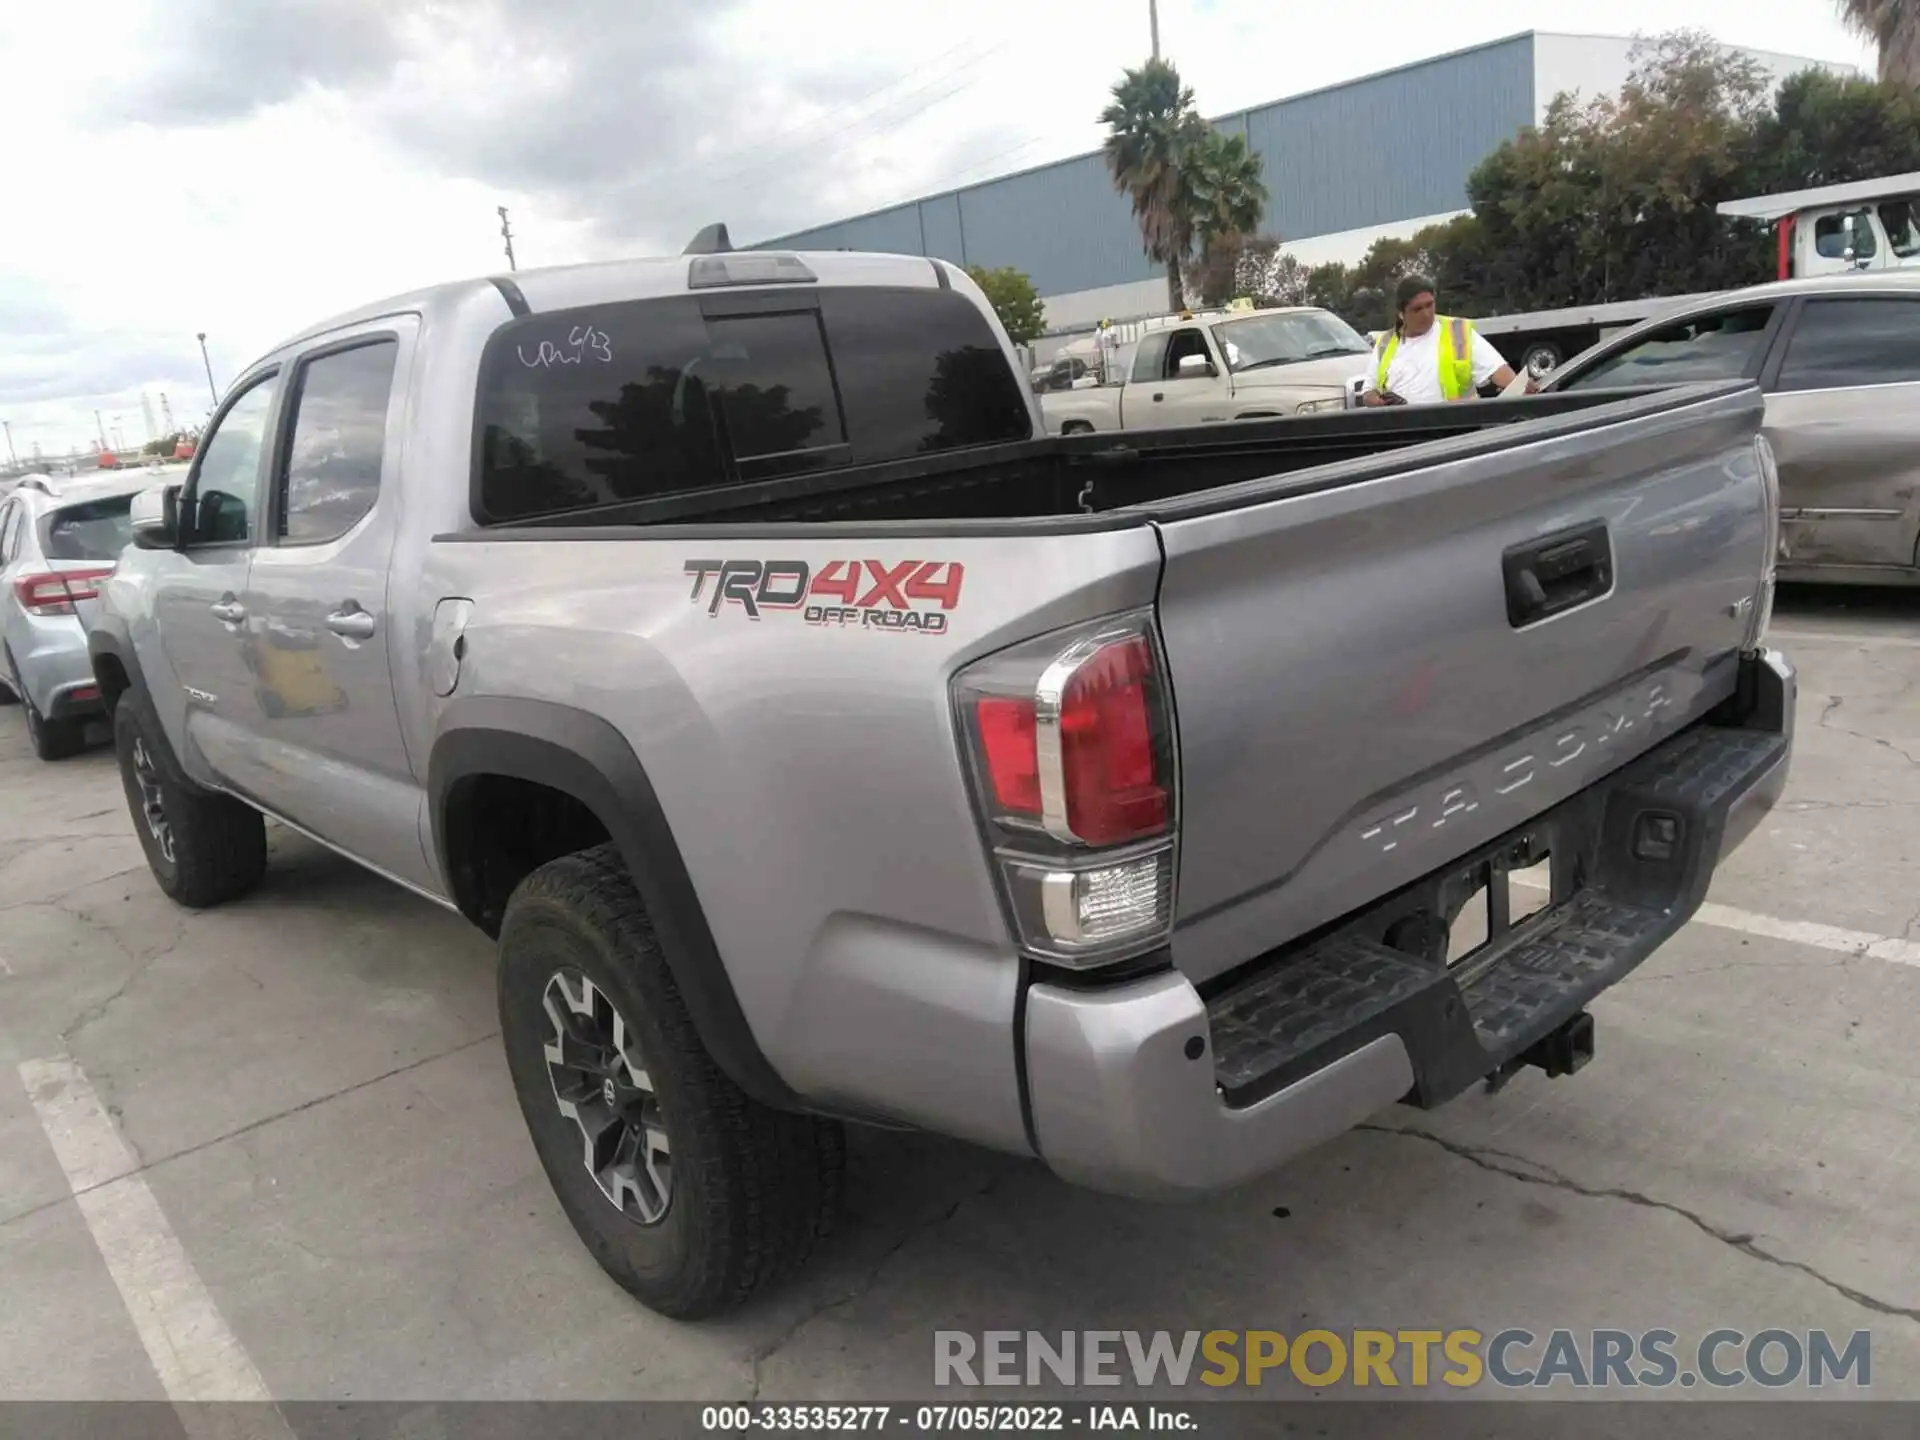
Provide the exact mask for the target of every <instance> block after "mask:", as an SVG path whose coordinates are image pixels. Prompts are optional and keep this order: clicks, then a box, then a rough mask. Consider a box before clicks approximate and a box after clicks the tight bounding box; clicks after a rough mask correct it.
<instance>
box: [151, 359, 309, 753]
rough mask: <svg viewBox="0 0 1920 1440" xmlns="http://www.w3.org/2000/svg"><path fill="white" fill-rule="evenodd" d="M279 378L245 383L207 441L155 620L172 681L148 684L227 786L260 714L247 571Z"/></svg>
mask: <svg viewBox="0 0 1920 1440" xmlns="http://www.w3.org/2000/svg"><path fill="white" fill-rule="evenodd" d="M278 390H279V376H278V374H273V373H270V374H267V375H263V376H261V377H260V378H258V379H256V380H253V381H251V382H250V383H248V384H246V386H245V388H243V389H240V390H238V391H237V392H236V393H235V394H234V396H233V397H232V398H231V399H230V400H229V401H228V402H227V404H226V407H225V409H224V410H222V411H221V413H220V414H219V415H218V416H217V417H216V418H215V420H214V422H213V426H212V428H211V429H210V431H209V432H208V434H207V436H206V438H205V439H204V440H203V441H202V442H201V445H200V449H199V454H198V456H197V457H196V458H195V460H194V465H193V469H192V471H191V472H189V474H188V476H187V484H186V490H185V494H184V497H183V502H182V505H181V529H182V535H181V543H180V553H179V558H178V559H177V560H176V561H174V562H173V563H169V564H167V565H163V566H160V567H157V570H156V579H155V585H154V598H153V607H154V618H155V621H156V623H157V628H158V638H159V649H160V653H161V656H162V658H163V659H164V661H165V665H166V668H167V670H168V671H169V672H170V674H169V675H168V676H166V677H165V678H164V679H163V678H162V677H159V676H152V675H149V676H148V677H147V681H148V685H149V687H150V688H154V689H156V691H157V690H158V687H159V686H160V685H161V684H164V683H166V681H169V680H170V681H171V684H172V686H173V687H174V690H173V693H171V694H166V693H156V694H155V696H154V700H155V703H156V704H158V705H159V706H161V707H162V710H163V712H165V713H174V712H176V710H177V713H179V714H180V715H181V717H182V720H183V724H182V728H181V731H180V732H179V733H182V734H184V735H185V737H186V744H185V745H184V746H183V747H182V754H181V755H180V757H179V758H180V762H181V764H182V765H184V766H185V767H186V769H187V772H188V773H189V774H190V775H192V776H193V777H194V778H195V779H197V780H199V781H201V782H203V783H206V784H213V785H222V786H224V785H226V784H227V783H228V777H229V775H230V774H231V770H232V764H233V762H234V760H235V759H236V757H237V756H238V754H239V752H240V749H241V747H242V744H243V742H244V739H245V736H246V726H247V721H248V717H249V712H250V711H251V709H252V684H251V677H250V676H249V675H248V674H247V666H246V647H245V637H246V620H247V609H246V594H247V572H248V570H249V568H250V567H251V563H252V559H253V547H254V545H255V544H256V543H257V541H258V538H259V537H258V534H257V531H258V529H259V517H260V484H261V473H262V471H263V470H264V469H265V457H266V452H267V449H268V446H267V437H268V435H269V434H271V433H272V432H271V426H272V421H273V415H274V401H275V398H276V396H277V393H278Z"/></svg>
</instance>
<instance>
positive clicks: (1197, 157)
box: [1187, 130, 1267, 256]
mask: <svg viewBox="0 0 1920 1440" xmlns="http://www.w3.org/2000/svg"><path fill="white" fill-rule="evenodd" d="M1187 190H1188V198H1189V210H1188V213H1189V214H1190V215H1191V217H1192V220H1193V238H1194V241H1195V243H1196V244H1197V245H1198V246H1199V249H1200V254H1201V255H1202V256H1204V255H1205V254H1206V253H1207V252H1208V251H1209V250H1210V249H1211V248H1212V247H1213V246H1214V245H1215V244H1216V243H1217V242H1219V241H1222V240H1229V239H1232V238H1234V237H1236V236H1240V235H1251V234H1253V233H1254V232H1255V231H1256V230H1258V229H1259V228H1260V217H1261V215H1262V214H1264V213H1265V212H1266V208H1267V185H1266V182H1265V181H1264V180H1262V179H1261V178H1260V157H1259V156H1258V155H1256V154H1254V153H1253V151H1251V150H1249V149H1248V148H1247V142H1246V137H1245V136H1241V135H1224V134H1222V133H1221V132H1220V131H1218V130H1209V131H1207V133H1206V136H1205V138H1204V139H1202V140H1201V141H1200V142H1199V143H1198V144H1196V145H1195V146H1194V148H1193V153H1192V155H1191V157H1190V159H1189V162H1188V165H1187Z"/></svg>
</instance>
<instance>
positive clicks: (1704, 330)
mask: <svg viewBox="0 0 1920 1440" xmlns="http://www.w3.org/2000/svg"><path fill="white" fill-rule="evenodd" d="M1772 316H1773V307H1772V306H1771V305H1751V306H1747V307H1745V308H1743V309H1740V310H1721V311H1716V312H1715V313H1713V314H1711V315H1696V316H1694V317H1693V318H1691V319H1688V320H1676V321H1674V322H1673V323H1672V324H1671V325H1662V326H1661V327H1659V328H1658V329H1657V330H1654V331H1653V332H1651V333H1650V334H1647V335H1643V336H1641V337H1640V339H1638V340H1636V341H1634V342H1633V343H1632V344H1630V345H1628V346H1626V347H1625V348H1624V349H1621V350H1616V351H1615V352H1614V353H1613V354H1611V355H1609V356H1607V357H1606V358H1605V359H1603V360H1600V361H1599V362H1597V363H1596V364H1595V365H1594V366H1593V368H1592V369H1589V370H1583V371H1580V372H1579V373H1577V374H1574V375H1572V376H1571V377H1569V378H1568V379H1567V380H1566V381H1565V382H1563V383H1562V384H1560V385H1558V386H1556V387H1554V388H1556V389H1560V390H1596V389H1599V388H1601V387H1603V386H1625V385H1689V384H1694V383H1696V382H1699V381H1706V380H1737V379H1739V378H1740V377H1741V376H1743V375H1747V374H1750V373H1751V372H1752V370H1753V368H1754V365H1755V362H1756V361H1758V359H1759V358H1760V341H1761V338H1762V337H1763V336H1764V335H1765V334H1766V329H1767V321H1768V320H1769V319H1771V318H1772Z"/></svg>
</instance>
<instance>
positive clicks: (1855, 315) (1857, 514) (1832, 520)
mask: <svg viewBox="0 0 1920 1440" xmlns="http://www.w3.org/2000/svg"><path fill="white" fill-rule="evenodd" d="M1770 368H1771V369H1772V370H1773V374H1772V376H1771V379H1770V381H1769V382H1768V383H1767V384H1766V385H1765V386H1764V388H1765V389H1766V390H1767V437H1768V439H1769V441H1770V442H1771V443H1772V445H1773V453H1774V458H1775V460H1776V461H1777V462H1778V464H1779V466H1780V519H1781V532H1782V536H1783V538H1784V540H1785V542H1786V551H1787V553H1786V556H1785V559H1784V561H1783V563H1784V564H1787V565H1789V566H1796V567H1797V566H1802V565H1876V566H1877V565H1892V566H1900V567H1902V568H1906V567H1910V566H1912V565H1914V564H1915V563H1916V545H1917V544H1920V298H1912V299H1910V298H1906V297H1902V296H1894V295H1880V296H1874V295H1857V296H1847V297H1845V298H1834V299H1826V298H1817V299H1816V298H1810V299H1808V300H1807V301H1806V303H1805V305H1804V307H1803V308H1802V309H1801V311H1800V313H1799V316H1798V318H1797V319H1796V320H1795V321H1794V323H1793V329H1792V331H1791V332H1790V333H1789V334H1788V335H1787V336H1786V340H1785V350H1784V354H1783V355H1782V356H1781V358H1780V360H1779V362H1778V365H1777V366H1775V367H1770Z"/></svg>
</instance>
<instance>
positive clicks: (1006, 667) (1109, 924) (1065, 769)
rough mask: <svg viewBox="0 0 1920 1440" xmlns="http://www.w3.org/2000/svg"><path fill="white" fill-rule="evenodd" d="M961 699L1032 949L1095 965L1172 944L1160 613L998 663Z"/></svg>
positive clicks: (989, 815) (1049, 640) (977, 669)
mask: <svg viewBox="0 0 1920 1440" xmlns="http://www.w3.org/2000/svg"><path fill="white" fill-rule="evenodd" d="M954 693H955V700H956V704H957V707H958V710H959V720H960V729H961V733H962V736H963V738H964V743H965V745H966V747H967V749H968V752H969V753H968V757H967V758H968V760H969V762H970V765H971V768H972V770H973V774H974V777H975V780H976V790H977V794H978V797H979V802H980V806H981V809H982V811H983V812H984V818H985V820H986V822H987V829H988V833H989V836H990V839H991V841H992V847H993V854H994V860H995V868H996V870H997V872H998V877H999V880H1000V883H1001V886H1002V889H1003V892H1004V894H1005V896H1006V899H1007V902H1008V908H1009V910H1010V911H1011V913H1012V915H1013V918H1014V922H1015V925H1016V927H1017V929H1018V931H1019V936H1020V941H1021V944H1022V946H1023V947H1024V948H1025V949H1026V950H1027V951H1028V952H1029V953H1030V954H1033V955H1035V956H1038V957H1040V958H1043V959H1048V960H1053V961H1056V962H1059V963H1063V964H1068V965H1073V966H1076V967H1090V966H1095V965H1105V964H1111V963H1113V962H1114V961H1116V960H1123V959H1127V958H1129V957H1130V956H1133V955H1136V954H1139V953H1140V952H1141V951H1143V950H1146V949H1151V948H1152V947H1153V946H1155V945H1158V944H1161V943H1163V942H1164V941H1165V939H1166V937H1167V933H1168V930H1169V928H1170V926H1171V924H1172V916H1173V882H1174V842H1175V835H1176V825H1175V809H1174V801H1175V788H1176V787H1175V783H1174V772H1173V765H1174V747H1173V723H1172V713H1171V707H1170V705H1169V703H1168V687H1167V679H1166V668H1165V666H1164V665H1163V664H1162V663H1161V658H1160V654H1159V649H1158V645H1157V642H1156V640H1155V637H1154V630H1153V621H1152V615H1151V613H1150V612H1140V613H1138V614H1131V615H1125V616H1120V617H1117V618H1114V619H1110V620H1103V621H1100V622H1098V623H1096V624H1093V625H1089V626H1084V627H1081V628H1078V629H1075V630H1071V631H1068V632H1066V633H1064V634H1061V635H1050V636H1046V637H1044V638H1043V639H1040V640H1037V641H1032V642H1029V643H1027V644H1024V645H1019V646H1016V647H1014V648H1013V649H1011V650H1004V651H1002V652H1000V653H999V654H997V655H990V656H988V657H987V658H986V659H984V660H981V661H979V662H977V663H975V664H974V665H971V666H969V667H968V668H967V669H966V670H964V671H962V672H961V673H960V675H959V676H957V677H956V679H955V681H954Z"/></svg>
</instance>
